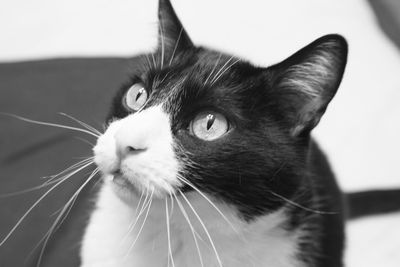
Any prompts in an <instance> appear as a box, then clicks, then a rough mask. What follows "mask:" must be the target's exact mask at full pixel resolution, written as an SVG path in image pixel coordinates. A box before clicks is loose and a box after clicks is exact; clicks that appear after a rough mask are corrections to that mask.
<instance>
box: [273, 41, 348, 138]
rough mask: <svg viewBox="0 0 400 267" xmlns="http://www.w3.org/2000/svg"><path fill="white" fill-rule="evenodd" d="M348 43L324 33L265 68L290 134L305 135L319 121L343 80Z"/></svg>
mask: <svg viewBox="0 0 400 267" xmlns="http://www.w3.org/2000/svg"><path fill="white" fill-rule="evenodd" d="M346 61H347V42H346V40H345V39H344V38H343V37H342V36H340V35H337V34H331V35H326V36H323V37H321V38H319V39H317V40H316V41H314V42H312V43H311V44H309V45H307V46H306V47H304V48H303V49H301V50H300V51H298V52H297V53H295V54H294V55H292V56H291V57H289V58H287V59H286V60H284V61H283V62H281V63H279V64H277V65H275V66H272V67H270V68H268V71H269V74H270V80H271V83H272V84H271V86H272V88H273V91H274V92H275V93H276V95H277V98H276V99H277V101H279V103H278V104H279V106H280V107H281V108H283V109H282V115H283V116H284V117H286V120H287V121H288V122H289V126H290V128H291V130H290V131H291V134H292V135H293V136H300V135H304V134H308V133H309V132H310V131H311V130H312V129H313V128H314V127H315V126H316V125H317V124H318V122H319V120H320V119H321V117H322V115H323V114H324V112H325V110H326V108H327V106H328V104H329V102H330V101H331V100H332V98H333V97H334V95H335V94H336V91H337V89H338V87H339V84H340V82H341V80H342V76H343V72H344V69H345V66H346Z"/></svg>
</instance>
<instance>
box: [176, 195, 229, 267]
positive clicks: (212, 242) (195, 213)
mask: <svg viewBox="0 0 400 267" xmlns="http://www.w3.org/2000/svg"><path fill="white" fill-rule="evenodd" d="M179 193H180V194H181V196H182V197H183V199H184V200H185V201H186V202H187V204H188V205H189V207H190V209H191V210H192V211H193V213H194V215H195V216H196V217H197V220H198V221H199V222H200V224H201V226H202V227H203V229H204V232H205V233H206V235H207V238H208V240H209V241H210V244H211V246H212V248H213V250H214V253H215V256H216V258H217V261H218V265H219V266H220V267H222V262H221V259H220V257H219V254H218V252H217V249H216V247H215V245H214V241H213V240H212V238H211V236H210V233H209V232H208V230H207V227H206V226H205V224H204V222H203V220H202V219H201V218H200V216H199V214H198V213H197V212H196V210H195V209H194V207H193V206H192V204H191V203H190V201H189V200H188V199H187V197H186V196H185V195H184V194H183V193H182V191H181V190H179Z"/></svg>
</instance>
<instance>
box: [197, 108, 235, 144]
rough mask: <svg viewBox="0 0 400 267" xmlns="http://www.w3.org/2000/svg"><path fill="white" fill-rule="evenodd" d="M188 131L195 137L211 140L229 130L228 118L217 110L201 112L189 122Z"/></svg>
mask: <svg viewBox="0 0 400 267" xmlns="http://www.w3.org/2000/svg"><path fill="white" fill-rule="evenodd" d="M189 130H190V133H191V134H193V135H195V136H196V137H198V138H200V139H203V140H206V141H211V140H215V139H217V138H219V137H221V136H223V135H224V134H225V133H227V132H228V130H229V123H228V120H227V119H226V118H225V116H224V115H222V114H220V113H217V112H212V111H208V112H201V113H199V114H198V115H197V116H196V117H195V118H194V120H193V121H192V122H191V123H190V128H189Z"/></svg>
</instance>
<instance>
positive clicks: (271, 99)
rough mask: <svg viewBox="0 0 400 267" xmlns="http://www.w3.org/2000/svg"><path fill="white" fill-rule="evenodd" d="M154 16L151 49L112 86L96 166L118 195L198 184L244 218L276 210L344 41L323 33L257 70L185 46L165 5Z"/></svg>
mask: <svg viewBox="0 0 400 267" xmlns="http://www.w3.org/2000/svg"><path fill="white" fill-rule="evenodd" d="M159 19H160V30H159V33H160V34H159V47H158V49H157V51H156V52H155V53H154V54H151V55H146V56H144V59H145V60H144V61H143V62H144V63H143V66H142V68H139V69H141V71H138V72H136V73H132V79H131V81H130V82H129V83H128V84H127V85H126V86H124V87H123V88H121V90H120V91H119V92H118V94H117V96H116V97H115V99H114V104H113V108H112V111H111V113H110V119H109V124H108V128H107V130H106V132H105V133H104V134H103V135H102V136H101V137H100V138H99V139H98V141H97V144H96V146H95V148H94V153H95V162H96V163H97V165H98V167H99V169H100V170H101V171H102V172H103V174H104V175H105V176H106V177H108V178H109V179H112V184H113V185H114V187H115V189H116V191H117V193H118V194H119V195H120V196H121V197H122V198H124V199H125V200H127V201H129V197H130V196H131V195H133V194H139V195H140V194H142V193H143V192H145V193H146V192H152V193H153V194H154V197H156V198H165V197H168V196H169V195H170V194H180V193H185V192H188V191H192V190H196V191H197V190H200V191H201V192H203V193H206V194H208V195H212V196H213V197H214V198H216V199H218V200H220V201H223V202H225V203H227V204H230V205H233V206H235V207H236V208H237V210H238V212H239V213H240V214H241V215H242V216H243V217H244V218H252V217H254V216H257V215H260V214H263V213H265V212H266V211H271V210H274V209H276V208H278V207H280V206H281V205H282V203H283V201H282V200H283V198H286V199H287V198H290V197H291V196H292V195H293V194H294V193H295V192H296V190H298V188H299V186H300V185H301V183H302V179H303V177H304V175H305V173H306V172H307V146H308V139H309V132H310V131H311V130H312V128H313V127H314V126H315V125H316V124H317V123H318V121H319V119H320V117H321V116H322V114H323V113H324V111H325V109H326V106H327V105H328V103H329V101H330V100H331V99H332V97H333V96H334V94H335V92H336V90H337V87H338V86H339V83H340V80H341V77H342V74H343V70H344V66H345V62H346V54H347V47H346V43H345V41H344V40H343V38H341V37H340V36H337V35H330V36H325V37H322V38H320V39H318V40H317V41H315V42H313V43H312V44H310V45H309V46H307V47H305V48H303V49H302V50H300V51H299V52H298V53H296V54H294V55H293V56H291V57H290V58H288V59H286V60H285V61H283V62H282V63H280V64H277V65H275V66H272V67H269V68H260V67H255V66H253V65H251V64H249V63H247V62H245V61H243V60H240V59H238V58H235V57H233V56H229V55H226V54H223V53H219V52H216V51H212V50H209V49H205V48H201V47H196V46H194V45H193V44H192V42H191V41H190V39H189V37H188V35H187V34H186V32H185V30H184V29H183V27H182V26H181V24H180V22H179V20H178V19H177V17H176V15H175V13H174V11H173V10H172V7H171V5H170V3H169V2H168V1H163V0H161V1H160V10H159ZM278 195H279V196H281V197H277V196H278Z"/></svg>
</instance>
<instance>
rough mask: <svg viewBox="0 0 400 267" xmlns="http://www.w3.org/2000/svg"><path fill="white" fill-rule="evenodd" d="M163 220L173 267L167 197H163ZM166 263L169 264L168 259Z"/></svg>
mask: <svg viewBox="0 0 400 267" xmlns="http://www.w3.org/2000/svg"><path fill="white" fill-rule="evenodd" d="M170 197H171V195H170ZM171 202H172V197H171ZM165 220H166V222H167V238H168V255H169V258H170V259H171V262H172V266H173V267H175V262H174V257H173V256H172V249H171V230H170V221H169V214H168V198H166V199H165ZM168 265H169V260H168Z"/></svg>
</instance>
